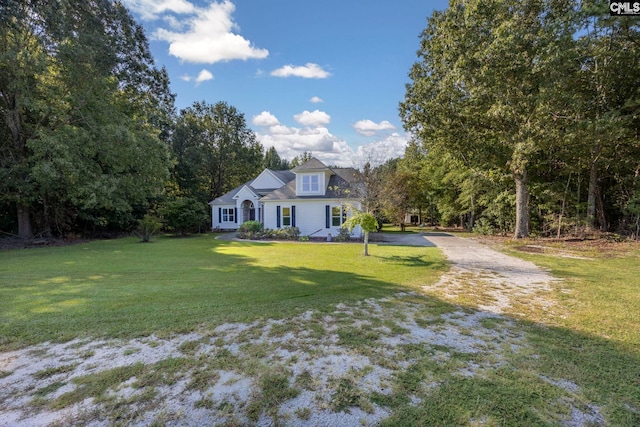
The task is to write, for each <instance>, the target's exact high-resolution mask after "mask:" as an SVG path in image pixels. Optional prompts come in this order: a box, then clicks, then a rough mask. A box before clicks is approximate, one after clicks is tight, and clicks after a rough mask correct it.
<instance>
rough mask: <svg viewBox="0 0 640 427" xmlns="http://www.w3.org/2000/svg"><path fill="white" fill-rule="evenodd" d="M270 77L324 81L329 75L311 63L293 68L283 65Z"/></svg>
mask: <svg viewBox="0 0 640 427" xmlns="http://www.w3.org/2000/svg"><path fill="white" fill-rule="evenodd" d="M271 75H272V76H274V77H302V78H305V79H326V78H327V77H329V76H330V75H331V74H330V73H329V72H328V71H325V70H323V69H322V67H321V66H319V65H318V64H314V63H312V62H309V63H307V64H306V65H300V66H293V65H285V66H284V67H281V68H278V69H277V70H273V71H272V72H271Z"/></svg>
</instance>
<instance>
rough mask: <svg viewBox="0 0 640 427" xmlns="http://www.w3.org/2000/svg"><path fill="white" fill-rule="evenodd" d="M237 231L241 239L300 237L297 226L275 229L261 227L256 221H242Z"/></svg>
mask: <svg viewBox="0 0 640 427" xmlns="http://www.w3.org/2000/svg"><path fill="white" fill-rule="evenodd" d="M245 224H246V226H245ZM238 231H239V237H240V238H241V239H256V240H259V239H276V240H298V239H299V238H300V229H299V228H298V227H284V228H278V229H275V230H272V229H270V228H265V229H263V228H262V224H260V223H259V222H257V221H247V222H245V223H243V224H242V225H241V226H240V227H239V228H238Z"/></svg>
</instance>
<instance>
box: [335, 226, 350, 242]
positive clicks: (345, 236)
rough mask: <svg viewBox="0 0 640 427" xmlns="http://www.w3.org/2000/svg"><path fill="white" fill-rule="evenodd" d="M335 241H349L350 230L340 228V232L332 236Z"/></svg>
mask: <svg viewBox="0 0 640 427" xmlns="http://www.w3.org/2000/svg"><path fill="white" fill-rule="evenodd" d="M334 240H335V241H336V242H349V241H351V232H349V230H347V229H346V228H340V232H339V233H338V235H337V236H336V237H335V238H334Z"/></svg>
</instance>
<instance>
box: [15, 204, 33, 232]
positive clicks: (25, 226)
mask: <svg viewBox="0 0 640 427" xmlns="http://www.w3.org/2000/svg"><path fill="white" fill-rule="evenodd" d="M18 236H20V237H23V238H25V239H30V238H32V237H33V231H32V230H31V217H30V215H29V207H28V206H27V205H24V204H21V203H18Z"/></svg>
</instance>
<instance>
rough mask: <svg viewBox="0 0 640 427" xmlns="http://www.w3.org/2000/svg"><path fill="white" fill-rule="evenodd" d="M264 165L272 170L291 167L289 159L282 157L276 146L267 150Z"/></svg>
mask: <svg viewBox="0 0 640 427" xmlns="http://www.w3.org/2000/svg"><path fill="white" fill-rule="evenodd" d="M264 166H265V167H266V168H267V169H271V170H288V169H290V168H291V165H290V164H289V161H288V160H287V159H283V158H281V157H280V155H279V154H278V151H277V150H276V147H269V149H268V150H267V151H266V152H265V154H264Z"/></svg>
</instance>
